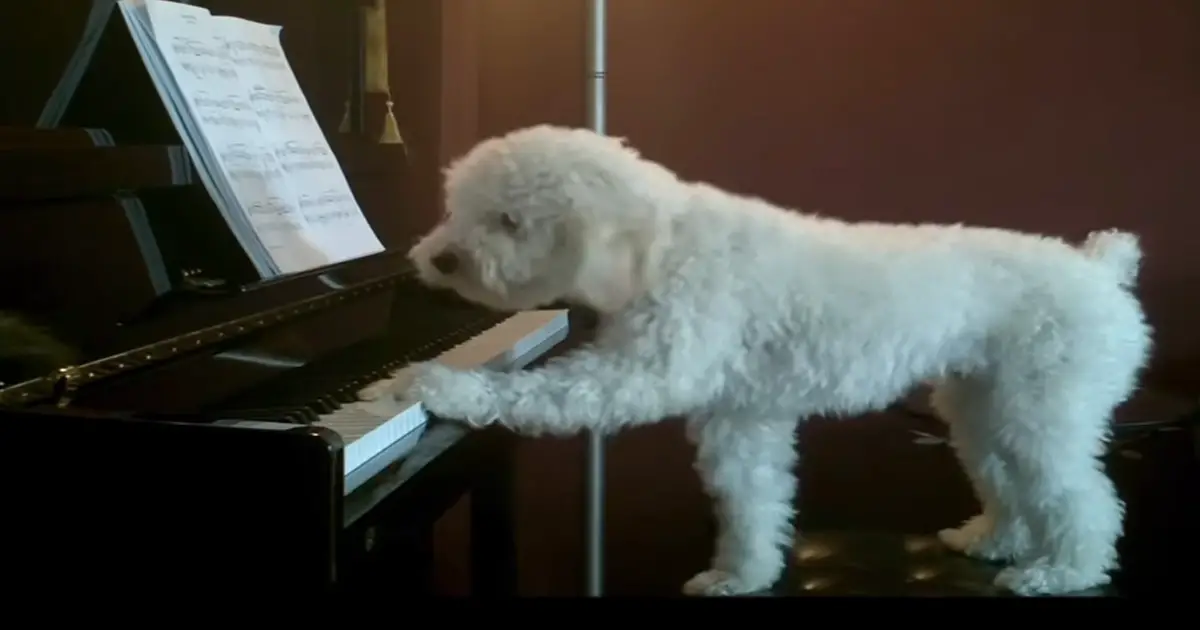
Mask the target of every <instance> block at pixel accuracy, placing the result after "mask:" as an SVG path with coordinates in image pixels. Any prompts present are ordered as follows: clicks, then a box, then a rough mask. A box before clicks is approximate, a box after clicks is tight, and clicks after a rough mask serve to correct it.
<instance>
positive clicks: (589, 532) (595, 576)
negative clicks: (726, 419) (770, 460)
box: [584, 0, 608, 597]
mask: <svg viewBox="0 0 1200 630" xmlns="http://www.w3.org/2000/svg"><path fill="white" fill-rule="evenodd" d="M606 4H607V3H606V2H605V0H588V13H587V15H588V17H587V40H588V53H587V61H588V73H587V76H588V78H587V93H588V106H587V108H588V109H587V118H588V125H589V126H590V127H591V128H592V129H593V130H594V131H596V133H601V134H603V133H606V131H605V125H604V122H605V120H604V105H605V100H606V99H605V92H604V59H605V56H606V55H605V46H604V44H605V40H606V39H607V37H608V35H607V24H606V21H605V17H606V14H607V6H606ZM604 445H605V444H604V437H603V436H602V435H600V434H598V433H595V432H589V433H588V434H587V469H586V470H584V479H585V486H584V496H585V497H586V504H585V505H584V519H586V522H585V536H586V543H585V544H586V549H587V596H588V597H600V596H601V595H603V590H604Z"/></svg>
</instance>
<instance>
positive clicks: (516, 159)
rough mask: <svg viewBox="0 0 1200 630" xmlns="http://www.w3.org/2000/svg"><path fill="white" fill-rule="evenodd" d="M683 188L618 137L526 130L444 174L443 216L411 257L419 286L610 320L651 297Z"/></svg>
mask: <svg viewBox="0 0 1200 630" xmlns="http://www.w3.org/2000/svg"><path fill="white" fill-rule="evenodd" d="M685 189H686V187H685V186H684V185H683V184H681V183H680V182H679V180H678V179H677V178H676V177H675V175H674V174H673V173H671V172H670V171H668V170H667V169H665V168H663V167H661V166H659V165H657V164H655V163H653V162H649V161H647V160H643V159H642V158H641V157H639V156H638V154H637V153H636V152H635V151H633V150H632V149H630V148H628V147H626V146H625V145H624V144H623V143H622V142H621V141H620V140H618V139H615V138H610V137H606V136H602V135H599V134H596V133H593V132H591V131H586V130H582V129H566V128H560V127H551V126H538V127H532V128H528V129H522V130H518V131H514V132H512V133H510V134H508V135H506V136H503V137H498V138H492V139H489V140H485V141H484V142H482V143H480V144H479V145H477V146H476V147H475V148H474V149H472V150H471V151H470V152H468V153H467V155H466V156H464V157H463V158H461V159H460V160H458V161H456V162H455V163H454V164H452V165H451V166H450V167H449V168H448V169H447V170H446V179H445V192H446V216H445V218H444V219H443V221H442V222H441V223H440V224H439V225H438V226H437V227H436V228H434V229H433V231H432V232H430V233H429V234H427V235H426V236H425V237H423V238H422V239H421V240H420V242H418V243H417V245H416V246H415V247H413V249H412V251H411V252H410V253H409V256H410V258H411V259H412V260H413V262H414V263H415V265H416V267H417V270H418V272H419V274H420V277H421V279H422V281H424V282H425V283H427V284H429V285H432V286H438V287H446V288H450V289H453V290H454V291H456V292H457V293H458V294H459V295H461V296H462V297H463V298H465V299H467V300H471V301H473V302H478V303H481V304H484V305H486V306H489V307H492V308H495V309H500V310H525V309H531V308H537V307H540V306H545V305H547V304H551V303H554V302H560V301H567V302H574V303H579V304H582V305H585V306H588V307H590V308H594V309H596V310H598V311H601V312H612V311H614V310H617V309H619V308H621V307H622V306H624V305H625V304H626V303H628V302H629V301H630V300H631V299H633V298H634V297H636V296H637V295H639V294H640V293H641V292H642V291H644V290H646V289H647V288H648V287H649V284H650V282H651V281H652V280H653V276H654V272H655V271H656V265H655V262H656V258H657V257H658V256H660V255H661V252H662V250H663V249H664V248H665V245H666V242H667V240H668V239H669V235H670V217H671V215H672V214H673V213H674V212H675V211H677V210H678V209H679V208H681V207H682V205H683V197H684V195H685Z"/></svg>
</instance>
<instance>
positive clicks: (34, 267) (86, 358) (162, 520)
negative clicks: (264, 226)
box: [0, 0, 515, 596]
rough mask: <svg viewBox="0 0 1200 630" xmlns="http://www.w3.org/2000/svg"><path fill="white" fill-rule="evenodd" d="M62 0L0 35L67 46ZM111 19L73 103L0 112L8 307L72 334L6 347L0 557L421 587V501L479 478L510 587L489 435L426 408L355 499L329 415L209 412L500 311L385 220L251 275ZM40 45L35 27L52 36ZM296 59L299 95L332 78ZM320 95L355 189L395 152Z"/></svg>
mask: <svg viewBox="0 0 1200 630" xmlns="http://www.w3.org/2000/svg"><path fill="white" fill-rule="evenodd" d="M74 4H75V5H76V9H77V10H78V12H79V13H80V15H74V16H65V17H64V16H63V15H62V14H61V13H59V12H57V10H56V11H49V10H48V9H42V10H39V9H37V8H35V6H34V3H24V4H23V5H22V7H23V8H18V7H16V5H14V6H11V7H6V8H4V9H3V10H2V12H3V17H4V18H5V19H4V20H0V22H3V24H4V26H3V27H2V28H0V30H3V32H4V35H3V36H0V40H4V39H5V38H6V37H7V38H8V40H7V41H8V42H10V43H9V44H6V46H10V45H11V42H13V41H14V40H13V38H14V37H18V36H21V33H29V32H38V28H39V25H40V24H45V23H47V22H48V21H54V22H55V23H56V24H61V23H74V24H76V25H78V26H79V30H78V31H77V32H73V33H72V35H71V36H70V37H69V38H67V41H63V42H60V44H59V45H60V46H66V47H68V48H70V47H74V46H75V45H76V41H77V39H78V37H79V33H80V32H82V31H83V29H84V25H85V22H86V20H85V16H84V15H83V13H86V9H87V3H84V2H80V3H74ZM102 4H104V2H103V1H102V0H97V1H96V2H95V3H93V11H96V10H98V9H97V8H96V7H97V5H102ZM207 4H209V5H210V6H211V8H213V10H214V11H215V12H224V13H238V14H239V15H245V16H246V17H250V18H255V19H264V20H270V19H271V18H272V16H271V15H269V14H266V15H264V11H263V10H262V6H263V5H270V4H275V3H258V4H257V5H256V6H257V9H256V10H254V11H241V10H238V7H239V5H244V4H249V3H244V2H233V1H226V2H210V3H207ZM298 5H305V8H304V10H299V9H297V8H296V7H297V6H298ZM56 6H57V3H56ZM291 6H292V13H291V14H292V15H308V18H309V19H315V20H316V21H317V23H318V24H319V23H325V24H347V25H349V24H352V23H353V13H354V11H355V9H354V7H353V3H340V2H333V1H332V0H304V1H299V0H297V1H296V2H293V3H292V4H291ZM306 12H307V13H306ZM51 14H53V15H51ZM72 20H73V21H72ZM287 27H288V25H287V24H285V31H284V32H285V47H288V43H287V35H286V34H287V32H288V31H287ZM58 28H60V29H61V30H64V31H65V30H69V29H63V28H62V27H58ZM124 28H125V27H124V24H123V23H122V22H121V20H120V17H119V15H115V14H114V15H113V16H112V19H110V20H109V24H108V26H107V28H106V29H104V33H103V36H102V37H100V38H99V43H98V45H97V46H96V47H95V49H94V50H92V51H88V52H87V55H88V56H89V57H90V63H89V64H88V68H87V70H86V72H83V73H82V74H81V79H80V80H79V81H78V85H76V86H74V87H72V88H71V89H70V90H68V92H69V94H68V95H67V101H68V102H65V103H58V104H57V105H53V103H51V104H52V105H53V107H51V106H43V107H42V108H40V109H39V110H38V111H39V112H40V113H41V114H42V120H41V121H40V122H38V123H35V121H32V120H28V119H27V117H22V116H18V115H17V114H18V113H19V109H20V108H19V107H10V108H9V110H8V111H7V113H6V115H7V116H8V118H7V119H5V120H0V126H2V128H0V264H2V267H0V269H2V270H3V272H2V273H0V300H2V301H0V311H2V312H7V313H18V314H20V315H21V316H22V317H23V318H25V319H26V320H27V321H28V322H29V323H30V324H31V325H36V326H39V327H42V328H44V329H45V330H47V331H49V332H50V333H51V334H53V335H54V336H56V337H58V338H59V339H61V340H62V341H63V342H65V343H66V344H67V345H69V346H70V347H72V348H73V349H74V350H75V351H76V353H77V356H76V357H75V359H76V360H74V361H72V362H71V363H70V365H64V366H61V368H62V369H58V370H55V371H52V372H49V373H44V372H40V371H38V369H33V370H32V371H30V368H28V367H27V366H26V368H25V372H24V373H22V372H21V369H22V368H21V366H17V367H16V368H14V369H13V370H11V371H8V372H6V373H5V375H4V378H7V379H8V382H6V383H3V384H0V441H2V442H3V444H4V445H5V446H6V447H7V448H6V452H7V455H6V456H5V457H3V458H0V461H2V462H3V463H2V464H0V496H2V497H3V502H4V505H5V509H6V510H7V511H8V512H9V514H10V517H9V518H6V519H3V521H2V522H3V525H0V530H2V531H3V537H2V540H3V541H4V545H5V550H4V555H5V561H4V562H3V563H0V567H2V568H0V571H3V573H4V574H6V577H8V579H9V580H10V583H23V584H25V585H26V588H28V589H31V590H48V589H51V588H61V587H63V586H66V587H72V586H79V587H89V588H96V587H100V588H103V587H105V586H106V585H110V584H111V585H112V586H113V587H115V588H128V587H131V586H133V587H138V588H178V587H183V586H198V585H199V586H202V585H214V586H224V587H227V586H230V585H233V586H239V585H241V586H254V587H258V588H263V587H266V588H274V587H276V586H278V587H285V588H292V589H295V588H300V589H325V588H330V587H335V586H346V585H361V586H365V587H372V588H373V587H380V586H386V587H387V588H389V589H390V590H391V593H392V594H393V595H401V596H402V595H404V594H420V593H424V592H428V590H429V589H428V587H429V583H428V581H427V579H426V578H427V576H428V571H427V570H428V562H429V557H428V553H429V545H428V543H429V538H430V536H431V531H432V523H433V520H434V519H436V517H437V515H439V514H440V513H441V512H442V511H444V510H445V509H446V508H448V507H449V506H450V505H451V504H452V503H453V502H455V501H456V500H457V499H458V497H459V495H461V494H462V493H464V492H471V493H472V502H471V504H472V511H473V517H472V521H473V522H472V550H471V553H472V557H473V569H474V571H473V582H474V584H475V586H476V590H477V591H478V592H481V593H484V592H491V593H509V592H511V589H512V588H513V586H514V581H515V569H514V558H513V555H514V550H513V544H512V543H513V541H512V538H513V537H512V524H511V522H510V520H511V519H510V516H509V512H508V505H507V502H508V498H509V497H508V494H509V492H510V484H511V479H510V476H511V456H512V438H511V437H510V436H508V435H507V434H505V433H504V432H501V431H493V430H489V431H483V432H467V431H466V430H464V429H462V428H461V427H459V426H458V425H455V424H450V423H441V422H438V421H436V420H435V421H433V422H432V423H431V424H430V426H429V427H428V428H427V430H426V431H425V433H424V434H423V436H422V437H421V439H420V442H419V443H418V444H416V445H415V446H406V447H405V448H406V449H409V452H408V454H407V455H406V456H404V457H402V458H400V459H399V460H397V461H395V462H394V463H392V464H391V465H389V466H388V467H386V468H384V469H382V470H379V471H375V472H374V474H373V476H371V477H370V478H369V479H366V480H365V481H361V485H358V486H357V487H356V488H355V489H354V490H353V491H352V492H350V493H348V494H347V493H345V492H344V490H345V479H344V478H343V475H342V472H341V471H342V449H343V446H344V445H343V444H342V440H341V438H339V436H338V435H337V434H334V433H332V432H331V431H328V430H324V429H321V428H317V427H312V426H310V425H308V424H306V423H304V422H298V423H295V424H293V425H292V427H291V428H290V429H288V430H247V429H245V428H233V427H228V426H222V425H220V424H218V423H214V422H213V421H214V420H216V419H221V418H228V417H231V414H234V415H236V414H238V413H243V412H246V410H248V409H250V408H256V409H258V413H259V414H260V415H258V416H256V418H258V419H265V420H278V418H279V417H283V416H286V417H287V418H291V419H293V420H295V419H297V418H300V419H302V420H303V419H307V418H308V417H310V416H312V415H313V414H315V413H319V412H320V410H321V409H323V408H326V407H328V406H329V405H331V404H337V403H338V402H339V401H346V400H348V399H349V397H351V396H352V395H353V392H354V391H355V390H356V389H357V388H358V387H360V386H361V385H364V384H366V383H369V382H371V381H372V380H375V379H378V378H380V377H381V376H383V375H384V374H385V373H386V371H387V370H388V369H391V368H394V367H397V366H399V365H402V364H403V363H405V362H407V361H411V360H420V359H426V358H431V357H432V356H436V354H437V353H438V352H440V351H443V350H445V349H447V348H448V347H449V346H452V345H454V344H455V343H458V342H461V341H464V340H466V339H467V338H469V337H471V336H472V335H474V334H477V333H478V332H480V331H482V330H483V329H485V328H486V327H487V326H488V325H490V324H493V323H496V322H498V321H500V320H501V319H502V318H503V315H499V314H495V313H488V312H484V311H481V310H479V309H477V308H474V307H470V306H467V305H464V304H462V303H459V302H456V301H453V300H448V299H445V298H443V297H439V296H434V295H432V294H430V293H429V292H428V291H426V290H425V289H423V288H421V287H419V286H417V284H416V283H415V281H414V280H413V277H412V275H411V273H410V270H409V269H408V268H407V265H406V263H405V261H404V260H403V256H402V250H403V246H404V245H405V243H403V242H397V240H399V239H397V238H396V235H389V234H386V233H382V232H381V238H382V239H383V240H384V242H385V244H386V245H388V246H389V249H390V250H391V251H390V253H386V254H382V255H379V256H373V257H370V258H367V259H362V260H359V261H352V262H350V263H347V264H343V265H338V266H335V267H331V268H326V269H321V270H317V271H316V272H313V273H308V274H299V275H296V276H289V277H286V278H282V279H277V280H273V281H268V282H259V281H257V280H256V278H253V277H250V276H249V275H248V269H247V267H246V265H245V261H244V260H243V259H242V258H241V257H240V256H241V254H240V252H239V251H238V250H237V247H236V245H235V244H234V242H233V240H232V236H231V235H230V234H229V233H228V230H227V229H225V228H224V226H223V225H221V224H220V222H219V218H218V215H217V213H216V212H215V211H214V209H213V208H212V205H211V201H209V199H208V197H207V195H206V193H205V191H204V190H203V188H202V187H201V186H199V185H198V184H195V183H194V180H195V178H194V177H193V173H192V170H191V165H190V163H189V161H188V158H187V155H186V152H185V151H183V150H182V148H181V147H179V146H178V138H177V136H176V135H175V133H174V131H173V129H172V128H171V126H170V124H169V122H168V121H167V117H166V115H165V113H164V112H163V111H162V106H161V103H160V102H159V101H158V99H157V96H156V95H155V94H154V92H153V89H152V87H151V84H150V81H149V79H148V77H146V76H145V70H144V67H143V66H142V64H141V62H140V60H139V59H138V58H137V57H136V53H134V50H133V47H132V44H131V43H130V42H129V37H128V34H127V33H125V32H124V30H123V29H124ZM331 32H332V33H333V35H331V37H330V41H329V42H326V43H325V44H324V45H323V46H320V47H319V48H321V49H322V50H324V51H327V53H328V54H327V55H326V56H327V58H328V59H331V60H339V59H340V60H343V61H346V62H347V65H343V66H342V68H343V69H339V70H338V72H341V73H342V74H344V75H352V74H353V73H354V70H353V64H352V63H350V62H352V61H353V60H354V59H356V58H357V56H356V54H355V53H354V48H353V45H352V38H350V37H347V36H346V35H347V33H350V32H351V29H350V28H346V29H342V30H338V29H336V28H334V29H331ZM60 34H61V33H60ZM36 39H37V38H29V37H26V41H27V43H28V44H29V45H30V46H38V45H42V46H45V45H46V44H45V42H38V41H36ZM6 52H7V53H9V54H12V53H13V52H14V49H11V48H10V49H9V50H6ZM291 54H292V51H291V49H290V48H289V55H291ZM66 56H67V55H61V54H60V55H59V57H60V58H62V59H65V58H66ZM64 63H65V61H64ZM293 65H294V66H295V67H296V68H297V74H298V75H299V78H300V79H301V84H302V86H304V87H305V89H306V92H309V91H314V86H316V89H315V91H318V92H320V91H321V89H323V86H324V87H327V85H326V84H328V83H330V81H331V80H329V79H328V78H326V79H322V80H314V79H313V78H312V76H311V75H310V76H309V77H308V78H307V79H306V77H305V75H304V74H303V72H302V68H303V66H304V64H303V63H297V62H295V61H294V62H293ZM50 66H51V67H48V68H44V70H45V71H46V72H52V73H59V72H61V70H62V67H61V66H57V67H56V66H54V64H50ZM6 72H7V70H6ZM19 72H21V73H26V74H28V73H30V70H29V69H28V68H25V67H22V68H21V69H20V70H19ZM325 72H326V74H328V70H327V69H326V71H325ZM23 78H24V79H26V83H29V84H33V85H43V86H44V85H50V84H53V83H55V82H54V81H47V80H46V79H45V77H41V76H40V75H39V76H38V77H37V80H29V77H28V76H26V77H23ZM10 79H12V77H10ZM58 84H59V85H60V86H61V81H59V82H58ZM349 84H350V85H353V84H354V81H350V82H349ZM321 93H322V94H327V93H328V90H325V91H324V92H321ZM22 95H23V97H26V98H28V97H30V96H31V95H30V94H28V93H22ZM33 96H35V97H36V96H37V95H33ZM63 97H64V96H63V94H62V93H61V90H59V91H58V92H55V95H54V96H51V95H50V94H49V93H47V94H44V95H43V96H42V97H41V98H42V99H43V100H50V101H52V100H53V99H54V98H60V99H61V98H63ZM310 99H311V100H312V101H313V107H314V111H315V112H316V114H317V116H318V118H319V120H320V121H321V122H322V125H323V127H325V129H326V134H327V136H329V137H330V139H331V142H333V144H334V147H335V151H337V152H338V153H339V158H340V159H341V161H342V164H343V167H344V168H345V169H346V170H347V174H348V178H349V179H350V181H351V185H352V187H355V188H356V191H357V189H358V187H359V185H360V183H361V180H359V181H356V171H359V170H362V171H369V172H378V171H379V169H380V168H381V167H380V164H381V163H383V164H387V165H394V168H402V166H403V159H402V156H403V152H402V151H403V150H402V149H400V148H399V147H381V146H379V145H375V144H373V143H371V141H370V140H366V139H361V138H355V137H350V138H335V137H334V136H336V132H335V131H334V130H335V129H336V125H337V119H338V118H340V115H341V111H337V110H338V109H339V108H336V107H334V106H332V105H329V103H328V101H329V99H325V101H324V102H325V103H326V104H325V105H322V104H321V103H322V102H323V101H322V99H321V98H314V97H312V96H310ZM55 108H57V113H53V115H51V116H49V119H52V120H48V119H47V116H46V115H45V114H46V112H47V111H49V110H53V109H55ZM35 127H40V128H35ZM392 176H393V177H394V175H392ZM359 201H360V204H361V205H362V206H363V207H364V211H365V212H366V213H367V216H368V219H369V220H371V221H372V223H373V224H376V225H378V223H379V221H377V220H376V219H377V218H379V217H380V213H388V212H397V211H403V209H397V208H395V207H388V206H384V207H381V205H382V204H379V203H375V204H374V205H372V204H371V203H369V200H366V199H362V198H360V200H359ZM388 201H391V200H388ZM377 229H378V228H377ZM397 251H399V252H401V254H398V253H397ZM3 343H5V342H4V340H3V339H0V344H3ZM239 417H241V416H239Z"/></svg>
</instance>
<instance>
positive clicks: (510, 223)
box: [500, 212, 521, 232]
mask: <svg viewBox="0 0 1200 630" xmlns="http://www.w3.org/2000/svg"><path fill="white" fill-rule="evenodd" d="M500 227H502V228H504V230H505V231H506V232H516V231H517V230H518V229H519V228H520V227H521V225H520V224H519V223H517V220H516V219H514V218H513V216H512V215H511V214H509V213H507V212H502V213H500Z"/></svg>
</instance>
